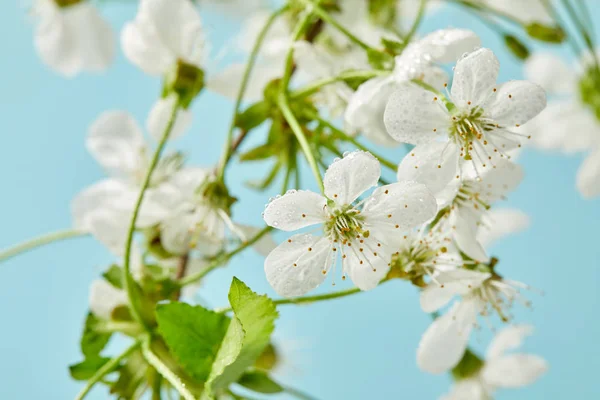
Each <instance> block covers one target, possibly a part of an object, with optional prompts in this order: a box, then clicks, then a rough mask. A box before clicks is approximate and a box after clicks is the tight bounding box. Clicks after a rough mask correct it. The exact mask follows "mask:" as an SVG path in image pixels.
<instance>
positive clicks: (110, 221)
mask: <svg viewBox="0 0 600 400" xmlns="http://www.w3.org/2000/svg"><path fill="white" fill-rule="evenodd" d="M86 147H87V148H88V150H89V152H90V153H91V154H92V156H93V157H94V158H95V159H96V161H98V163H99V164H100V165H101V166H102V167H103V168H104V169H105V170H106V172H107V173H108V174H109V176H110V177H109V178H106V179H103V180H101V181H100V182H98V183H95V184H93V185H92V186H90V187H88V188H87V189H84V190H83V191H82V192H81V193H79V194H78V195H77V196H76V197H75V199H73V202H72V204H71V209H72V214H73V220H74V226H75V228H76V229H81V230H83V231H88V232H91V233H93V234H94V236H96V238H97V239H98V240H100V241H101V242H102V243H104V244H105V245H107V246H108V247H109V249H111V250H113V252H118V251H119V250H118V249H121V251H122V249H123V246H124V241H125V238H126V234H127V228H128V224H129V221H130V215H131V212H132V211H133V206H134V204H135V201H136V199H137V197H138V195H139V191H140V187H141V184H142V182H143V180H144V178H145V176H146V171H147V168H148V165H149V163H150V156H151V153H150V149H149V147H148V145H147V144H146V142H145V140H144V137H143V134H142V131H141V129H140V127H139V125H138V124H137V122H136V121H135V120H134V119H133V117H131V116H130V115H129V114H127V113H126V112H123V111H107V112H105V113H103V114H101V115H100V117H98V119H97V120H96V121H95V122H94V123H93V124H92V126H91V127H90V132H89V135H88V137H87V139H86ZM182 165H183V156H182V155H181V154H179V153H174V154H171V155H167V156H166V157H164V158H163V159H162V160H161V161H160V162H159V164H158V166H157V168H156V169H155V171H154V173H153V176H152V180H151V182H150V188H149V189H148V190H147V191H146V196H145V198H144V202H143V203H142V206H141V209H140V214H139V217H138V219H137V227H139V228H145V227H150V226H153V225H156V224H157V223H158V222H160V221H161V220H163V219H164V218H165V217H166V216H167V215H168V214H169V209H168V208H165V207H163V206H162V204H160V203H159V202H158V201H157V198H156V197H157V195H158V193H159V192H160V191H161V190H164V188H165V185H164V184H165V182H167V181H168V180H169V179H170V178H171V176H172V175H173V174H175V173H176V172H177V171H179V170H180V169H181V167H182Z"/></svg>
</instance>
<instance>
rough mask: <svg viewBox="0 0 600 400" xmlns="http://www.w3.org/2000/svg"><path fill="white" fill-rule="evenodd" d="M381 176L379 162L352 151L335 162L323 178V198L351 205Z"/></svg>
mask: <svg viewBox="0 0 600 400" xmlns="http://www.w3.org/2000/svg"><path fill="white" fill-rule="evenodd" d="M380 176H381V166H380V164H379V161H378V160H377V159H376V158H375V157H373V155H371V153H368V152H366V151H353V152H351V153H347V154H346V155H344V158H341V159H337V160H335V161H334V162H333V163H332V164H331V165H330V166H329V168H327V171H326V172H325V176H324V178H323V184H324V186H325V196H327V197H328V198H329V199H331V200H333V201H335V202H336V203H337V204H341V205H347V204H351V203H352V202H353V201H354V200H356V199H357V198H358V196H360V195H361V194H363V193H364V192H365V191H367V190H368V189H370V188H372V187H373V186H376V185H377V182H378V181H379V177H380Z"/></svg>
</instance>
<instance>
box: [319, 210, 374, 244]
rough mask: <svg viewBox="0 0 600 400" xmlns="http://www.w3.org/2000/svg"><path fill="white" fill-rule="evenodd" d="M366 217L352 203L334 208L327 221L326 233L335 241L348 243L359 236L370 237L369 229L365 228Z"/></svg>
mask: <svg viewBox="0 0 600 400" xmlns="http://www.w3.org/2000/svg"><path fill="white" fill-rule="evenodd" d="M363 224H364V217H363V216H362V215H360V211H359V210H357V209H355V208H353V207H352V206H351V205H348V206H345V207H342V208H334V209H333V211H331V213H330V214H329V220H328V221H327V222H326V223H325V233H326V234H327V236H329V237H330V238H331V239H332V240H333V241H334V242H341V243H342V244H346V243H347V242H348V241H351V240H353V239H355V238H357V237H359V236H363V237H365V238H367V237H369V231H365V230H364V229H363Z"/></svg>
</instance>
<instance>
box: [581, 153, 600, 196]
mask: <svg viewBox="0 0 600 400" xmlns="http://www.w3.org/2000/svg"><path fill="white" fill-rule="evenodd" d="M577 189H578V190H579V193H581V195H582V196H583V197H584V198H586V199H591V198H593V197H596V196H600V147H599V148H598V149H597V150H595V151H593V152H592V153H590V154H589V155H588V156H587V157H586V159H585V160H583V163H582V164H581V166H580V167H579V171H577Z"/></svg>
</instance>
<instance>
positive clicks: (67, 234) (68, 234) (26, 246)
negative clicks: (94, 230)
mask: <svg viewBox="0 0 600 400" xmlns="http://www.w3.org/2000/svg"><path fill="white" fill-rule="evenodd" d="M88 235H89V233H88V232H82V231H77V230H72V229H69V230H62V231H56V232H51V233H46V234H44V235H41V236H38V237H35V238H33V239H29V240H27V241H25V242H22V243H19V244H16V245H14V246H11V247H9V248H7V249H4V250H2V251H0V263H1V262H4V261H6V260H8V259H11V258H13V257H15V256H18V255H19V254H21V253H25V252H27V251H29V250H32V249H36V248H38V247H41V246H45V245H47V244H50V243H54V242H59V241H61V240H66V239H72V238H76V237H83V236H88Z"/></svg>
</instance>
